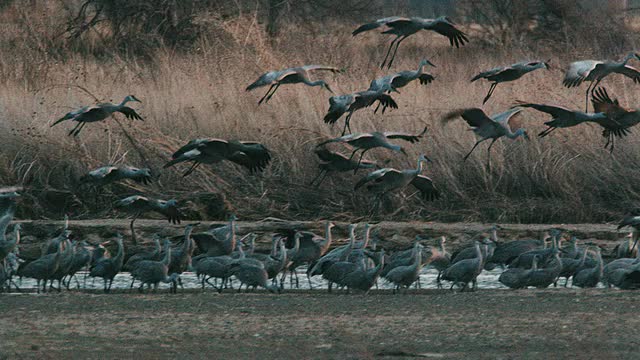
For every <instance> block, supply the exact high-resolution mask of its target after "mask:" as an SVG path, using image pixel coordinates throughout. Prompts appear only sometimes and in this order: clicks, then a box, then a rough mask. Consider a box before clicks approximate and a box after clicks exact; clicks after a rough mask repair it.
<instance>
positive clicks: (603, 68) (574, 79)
mask: <svg viewBox="0 0 640 360" xmlns="http://www.w3.org/2000/svg"><path fill="white" fill-rule="evenodd" d="M632 59H636V60H640V55H638V54H637V53H635V52H632V53H629V54H627V56H625V57H624V59H622V61H611V60H581V61H575V62H572V63H571V64H569V67H568V68H567V71H566V73H565V76H564V80H563V81H562V84H563V85H564V86H565V87H568V88H572V87H578V86H580V85H581V84H582V83H583V82H585V81H588V82H589V87H587V91H586V93H585V111H588V108H589V90H591V91H593V89H595V88H597V87H598V84H600V81H602V79H604V78H605V77H607V76H608V75H610V74H616V73H617V74H622V75H624V76H626V77H628V78H630V79H632V80H633V82H635V83H640V71H638V69H636V68H634V67H633V66H630V65H627V63H628V62H629V61H630V60H632Z"/></svg>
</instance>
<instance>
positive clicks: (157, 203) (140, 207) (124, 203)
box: [115, 195, 182, 244]
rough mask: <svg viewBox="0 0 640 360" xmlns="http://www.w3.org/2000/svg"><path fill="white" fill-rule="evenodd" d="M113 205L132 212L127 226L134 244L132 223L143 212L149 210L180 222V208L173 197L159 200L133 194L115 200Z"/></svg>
mask: <svg viewBox="0 0 640 360" xmlns="http://www.w3.org/2000/svg"><path fill="white" fill-rule="evenodd" d="M115 207H116V208H118V209H122V210H125V211H127V212H129V213H132V214H133V219H131V224H130V225H129V227H130V228H131V239H132V240H133V243H134V244H137V241H136V232H135V230H134V229H133V224H134V222H135V221H136V219H138V217H139V216H140V215H142V214H143V213H146V212H150V211H151V212H157V213H160V214H162V215H164V216H165V217H166V218H167V220H168V221H169V222H170V223H172V224H180V218H181V216H182V215H181V214H180V209H178V201H177V200H175V199H171V200H159V199H152V198H148V197H146V196H141V195H133V196H129V197H127V198H124V199H121V200H118V202H116V204H115Z"/></svg>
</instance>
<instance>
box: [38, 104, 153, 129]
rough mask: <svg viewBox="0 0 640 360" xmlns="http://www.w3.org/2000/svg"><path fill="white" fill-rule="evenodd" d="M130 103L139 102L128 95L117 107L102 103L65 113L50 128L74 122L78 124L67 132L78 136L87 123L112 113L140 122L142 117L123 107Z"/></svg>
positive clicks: (104, 117)
mask: <svg viewBox="0 0 640 360" xmlns="http://www.w3.org/2000/svg"><path fill="white" fill-rule="evenodd" d="M130 101H137V102H141V101H140V100H138V98H136V97H135V96H133V95H129V96H127V97H125V98H124V100H122V102H121V103H120V104H117V105H115V104H112V103H103V104H98V105H94V106H85V107H82V108H80V109H78V110H74V111H71V112H69V113H67V114H66V115H65V116H63V117H61V118H60V119H58V120H56V121H55V122H54V123H53V124H51V126H52V127H53V126H55V125H57V124H60V123H61V122H63V121H67V120H71V121H75V122H77V123H78V124H77V125H76V126H75V127H74V128H73V129H71V131H69V135H73V136H78V134H79V133H80V130H82V128H83V127H84V126H85V125H86V124H87V123H90V122H98V121H102V120H104V119H106V118H108V117H109V116H110V115H111V114H113V113H114V112H120V113H122V114H124V115H125V116H126V117H127V118H128V119H133V120H142V117H141V116H140V115H138V113H137V112H136V111H135V110H133V109H132V108H130V107H128V106H125V105H126V104H127V103H128V102H130Z"/></svg>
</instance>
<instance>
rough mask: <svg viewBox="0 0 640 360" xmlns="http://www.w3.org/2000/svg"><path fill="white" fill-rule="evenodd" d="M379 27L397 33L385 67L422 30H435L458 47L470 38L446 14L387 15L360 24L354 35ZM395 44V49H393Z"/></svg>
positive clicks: (381, 66) (390, 46) (390, 47)
mask: <svg viewBox="0 0 640 360" xmlns="http://www.w3.org/2000/svg"><path fill="white" fill-rule="evenodd" d="M379 27H384V28H385V29H386V30H385V31H383V32H382V34H391V35H395V39H393V41H392V42H391V44H390V45H389V49H388V50H387V55H386V56H385V58H384V60H383V61H382V64H381V65H380V68H383V67H384V66H385V64H386V65H387V67H388V68H390V67H391V64H393V60H394V59H395V57H396V53H397V52H398V47H399V46H400V43H401V42H402V41H404V39H406V38H407V37H409V36H411V35H413V34H415V33H417V32H418V31H420V30H430V31H435V32H436V33H438V34H440V35H443V36H446V37H447V38H448V39H449V43H450V44H451V46H455V47H456V48H459V47H460V46H463V45H464V44H465V43H467V42H468V41H469V39H468V38H467V34H465V33H464V32H462V31H460V30H459V29H458V28H457V27H456V26H455V24H454V23H453V22H452V21H451V19H449V18H448V17H445V16H441V17H439V18H436V19H424V18H419V17H411V18H406V17H400V16H391V17H386V18H382V19H378V20H376V21H373V22H371V23H367V24H364V25H361V26H359V27H358V28H357V29H355V30H354V31H353V33H352V35H353V36H356V35H358V34H360V33H362V32H365V31H370V30H373V29H377V28H379ZM394 46H395V50H393V47H394ZM392 50H393V53H392ZM389 55H391V58H390V59H389V62H388V63H387V59H388V58H389Z"/></svg>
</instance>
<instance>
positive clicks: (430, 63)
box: [425, 59, 437, 67]
mask: <svg viewBox="0 0 640 360" xmlns="http://www.w3.org/2000/svg"><path fill="white" fill-rule="evenodd" d="M425 60H426V59H425ZM426 61H427V64H429V65H431V66H433V67H437V66H435V65H434V63H432V62H431V61H429V60H426Z"/></svg>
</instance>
